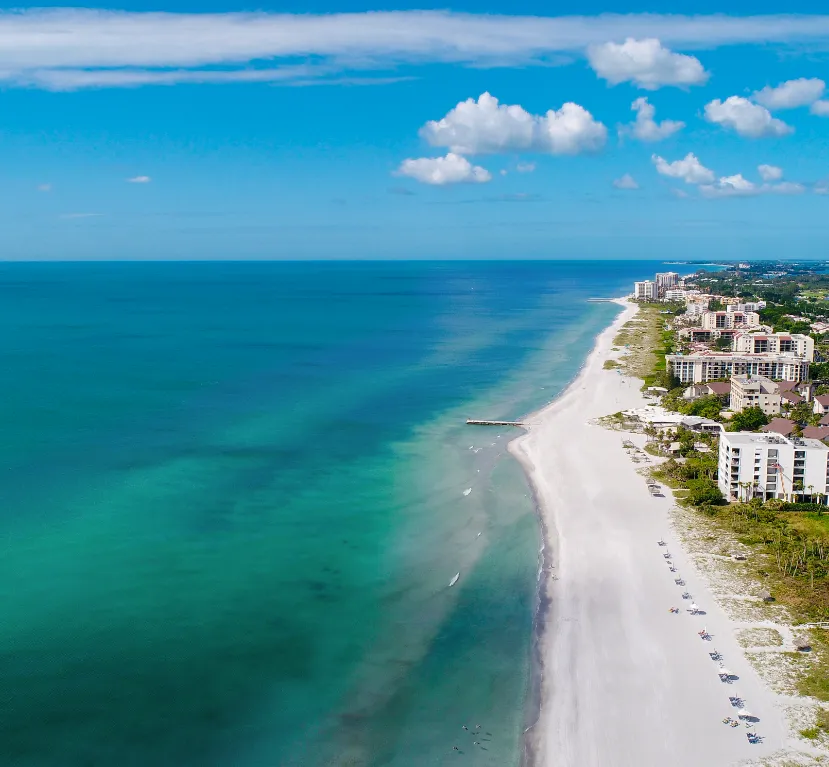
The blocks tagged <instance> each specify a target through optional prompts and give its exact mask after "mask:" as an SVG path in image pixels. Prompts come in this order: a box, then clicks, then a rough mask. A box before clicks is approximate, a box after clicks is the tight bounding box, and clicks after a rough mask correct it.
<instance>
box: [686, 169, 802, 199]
mask: <svg viewBox="0 0 829 767" xmlns="http://www.w3.org/2000/svg"><path fill="white" fill-rule="evenodd" d="M761 167H762V166H761ZM778 170H779V169H778ZM778 178H779V177H778ZM699 190H700V193H701V194H702V195H703V196H705V197H753V196H755V195H759V194H802V193H803V192H805V191H806V190H805V189H804V187H803V185H802V184H793V183H791V182H789V181H783V182H781V183H779V184H760V185H759V186H758V185H757V184H754V183H752V182H751V181H749V180H748V179H746V178H744V177H743V175H742V174H741V173H738V174H737V175H735V176H723V177H722V178H720V179H719V180H718V181H717V183H716V184H706V185H703V186H701V187H700V188H699Z"/></svg>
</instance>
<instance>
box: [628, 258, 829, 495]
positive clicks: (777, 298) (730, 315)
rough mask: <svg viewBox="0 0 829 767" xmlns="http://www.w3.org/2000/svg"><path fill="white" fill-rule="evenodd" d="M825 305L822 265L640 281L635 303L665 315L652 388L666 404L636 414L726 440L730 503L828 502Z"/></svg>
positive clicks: (724, 486)
mask: <svg viewBox="0 0 829 767" xmlns="http://www.w3.org/2000/svg"><path fill="white" fill-rule="evenodd" d="M827 297H829V276H826V275H824V274H823V273H821V272H820V271H818V270H816V269H815V267H814V265H811V266H803V265H792V264H780V265H778V264H763V265H751V264H748V263H740V264H738V265H737V266H736V267H731V268H729V269H727V270H724V271H722V272H704V271H702V272H697V273H696V274H693V275H689V276H686V277H682V276H680V275H679V274H678V273H676V272H661V273H658V274H656V275H655V276H654V278H653V279H652V280H644V281H641V282H636V283H635V284H634V289H633V298H634V300H635V301H637V302H639V303H640V304H641V305H643V306H651V307H659V308H658V309H657V311H658V312H659V315H660V316H661V318H662V320H663V321H664V327H663V336H664V337H663V341H664V343H665V349H664V351H665V352H667V353H665V354H664V367H663V366H662V365H658V368H659V369H658V370H655V371H654V373H653V375H651V376H650V377H649V380H648V381H647V383H646V389H647V392H648V394H650V395H651V396H652V397H656V398H658V400H659V402H660V405H661V407H660V408H658V409H654V411H653V412H651V413H648V414H639V415H640V417H642V418H644V419H646V420H649V421H650V425H651V426H654V425H656V426H659V425H661V426H663V427H668V426H673V427H674V431H675V430H676V427H677V426H681V425H682V422H681V420H680V421H674V420H673V419H672V418H671V417H667V416H666V415H665V414H668V413H679V414H680V415H685V417H686V418H690V419H693V423H692V424H691V425H692V427H693V430H695V431H698V432H699V431H707V432H708V433H715V434H717V435H718V440H717V442H718V444H717V451H718V460H717V471H716V485H717V489H718V490H719V492H720V493H721V494H722V497H723V498H724V499H725V500H728V501H736V500H742V501H745V500H748V499H750V498H759V499H761V500H763V501H767V500H769V499H781V500H785V501H795V500H797V501H805V502H808V503H810V504H812V503H819V504H824V505H825V504H827V503H829V447H827V442H829V380H827V379H829V375H827V372H829V371H827V368H829V365H827V363H826V362H824V360H826V359H828V358H829V300H827ZM660 419H662V422H661V424H660ZM712 481H713V480H712Z"/></svg>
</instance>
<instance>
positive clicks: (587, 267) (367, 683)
mask: <svg viewBox="0 0 829 767" xmlns="http://www.w3.org/2000/svg"><path fill="white" fill-rule="evenodd" d="M661 269H662V265H661V264H659V263H658V262H639V263H631V262H613V261H608V262H601V263H596V262H520V261H518V262H498V263H493V262H485V263H484V262H481V263H469V262H443V263H438V262H423V263H415V262H409V263H377V262H360V263H344V262H327V263H296V262H294V263H252V262H247V263H233V262H212V263H94V264H93V263H89V264H83V263H39V264H20V263H18V264H15V263H6V264H0V290H1V291H2V301H0V320H2V326H3V328H4V332H3V333H2V334H0V353H2V359H3V363H4V364H3V366H2V368H0V395H2V396H0V413H2V418H1V419H0V424H2V429H0V466H1V467H2V483H1V484H0V499H2V503H0V583H3V585H4V588H3V609H2V611H0V678H2V679H3V692H2V696H0V699H1V702H0V764H3V765H14V766H15V767H97V766H98V765H100V766H101V767H104V766H106V767H112V765H119V767H133V766H135V767H147V765H153V766H154V767H167V766H168V765H169V767H191V766H192V767H196V766H198V767H212V766H214V765H215V766H216V767H224V766H226V765H233V767H276V766H278V767H293V766H295V765H296V766H297V767H298V766H302V767H317V766H321V765H336V766H337V767H346V766H350V767H363V766H366V767H368V766H371V767H375V766H379V765H389V766H392V767H403V766H404V765H405V766H407V767H408V766H409V765H411V766H413V767H414V766H418V767H421V766H424V765H445V764H454V763H455V762H456V760H457V759H458V758H459V756H458V753H457V752H455V751H454V750H453V746H458V748H459V749H460V750H461V751H462V752H463V756H464V757H465V764H470V765H497V767H511V766H512V765H518V764H519V763H520V760H521V753H522V731H523V729H524V728H525V727H526V726H527V724H528V723H529V722H531V721H532V717H533V695H532V692H533V690H532V674H531V668H532V663H531V656H532V641H533V619H534V612H535V609H536V600H537V594H536V586H537V577H538V568H539V546H540V533H539V527H538V521H537V518H536V514H535V509H534V504H533V499H532V494H531V492H530V490H529V488H528V485H527V482H526V480H525V478H524V476H523V474H522V472H521V470H520V468H519V466H518V464H517V463H516V462H515V461H514V460H513V459H512V457H511V456H509V455H508V453H507V452H506V444H507V442H508V440H509V439H510V438H511V437H512V436H514V434H515V432H514V430H512V431H511V430H510V429H508V428H500V427H498V428H489V427H486V428H483V427H472V426H467V425H466V424H465V419H466V418H468V417H472V418H496V419H502V418H504V419H508V418H516V417H520V416H521V415H523V414H526V413H528V412H531V411H532V410H535V409H537V408H538V407H540V406H541V405H543V404H545V403H546V402H547V401H549V400H550V399H551V398H553V397H554V396H555V395H556V394H557V393H559V392H560V391H561V390H562V389H563V388H564V387H565V386H566V384H567V383H568V381H570V380H571V379H572V378H573V377H574V376H575V374H576V372H577V370H578V368H579V366H580V365H581V364H582V362H583V360H584V358H585V357H586V356H587V354H588V352H589V351H590V348H591V346H592V343H593V339H594V337H595V335H596V334H597V333H598V332H599V331H600V330H601V329H602V328H603V327H605V326H606V325H607V324H609V322H610V321H611V320H612V318H613V317H614V316H615V315H616V314H617V312H618V311H619V307H618V306H617V305H615V304H609V303H591V302H588V301H587V300H586V299H587V298H589V297H606V296H615V295H620V294H622V293H623V292H627V291H629V290H630V289H631V283H632V281H633V280H634V279H642V278H644V277H647V276H649V275H652V274H653V273H654V272H655V271H658V270H661ZM458 572H459V573H460V579H459V581H458V583H457V584H456V585H455V586H453V587H449V582H450V580H451V579H452V577H453V576H454V575H455V574H456V573H458ZM479 724H480V725H481V728H480V730H479V731H477V734H474V735H473V734H470V733H469V732H467V731H465V730H463V729H462V727H463V725H466V726H467V727H469V728H470V730H472V731H475V729H476V727H477V725H479ZM476 740H477V741H478V745H474V741H476Z"/></svg>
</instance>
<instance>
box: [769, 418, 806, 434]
mask: <svg viewBox="0 0 829 767" xmlns="http://www.w3.org/2000/svg"><path fill="white" fill-rule="evenodd" d="M795 428H797V424H796V423H795V422H794V421H790V420H789V419H788V418H772V419H771V421H770V422H769V423H768V424H767V425H766V426H764V427H763V428H762V429H760V431H766V432H774V433H775V434H781V435H783V436H784V437H788V436H789V435H790V434H791V433H792V432H793V431H794V430H795Z"/></svg>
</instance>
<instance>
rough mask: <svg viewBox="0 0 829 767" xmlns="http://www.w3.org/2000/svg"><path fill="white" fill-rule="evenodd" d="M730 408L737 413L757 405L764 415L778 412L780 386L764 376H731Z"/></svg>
mask: <svg viewBox="0 0 829 767" xmlns="http://www.w3.org/2000/svg"><path fill="white" fill-rule="evenodd" d="M730 402H731V409H732V410H733V411H734V412H737V413H739V412H740V411H741V410H745V409H746V408H747V407H759V408H760V409H761V410H762V411H763V412H764V413H765V414H766V415H777V414H778V413H779V412H780V404H781V400H780V387H779V386H778V385H777V384H776V383H775V382H774V381H772V380H771V379H770V378H766V377H765V376H750V375H736V376H731V400H730Z"/></svg>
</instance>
